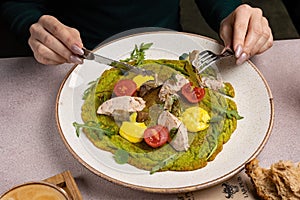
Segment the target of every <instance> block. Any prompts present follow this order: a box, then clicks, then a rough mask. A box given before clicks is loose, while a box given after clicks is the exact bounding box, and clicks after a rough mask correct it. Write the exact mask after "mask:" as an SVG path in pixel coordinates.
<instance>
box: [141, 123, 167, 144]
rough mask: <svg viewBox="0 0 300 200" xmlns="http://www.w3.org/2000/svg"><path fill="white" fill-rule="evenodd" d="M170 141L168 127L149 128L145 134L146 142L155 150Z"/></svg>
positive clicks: (156, 126)
mask: <svg viewBox="0 0 300 200" xmlns="http://www.w3.org/2000/svg"><path fill="white" fill-rule="evenodd" d="M169 139H170V134H169V131H168V129H167V127H165V126H162V125H155V126H151V127H148V128H147V129H146V130H145V132H144V140H145V142H146V143H147V144H148V145H149V146H151V147H153V148H157V147H160V146H162V145H164V144H165V143H166V142H167V141H168V140H169Z"/></svg>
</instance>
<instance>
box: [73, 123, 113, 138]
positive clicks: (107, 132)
mask: <svg viewBox="0 0 300 200" xmlns="http://www.w3.org/2000/svg"><path fill="white" fill-rule="evenodd" d="M101 125H102V124H101V123H96V122H93V121H89V122H86V123H84V124H79V123H77V122H73V126H74V127H75V129H76V135H77V137H79V135H80V129H81V128H88V129H92V130H95V131H97V133H98V134H100V135H106V136H108V137H111V136H112V135H114V133H113V132H112V131H111V130H110V129H103V128H101Z"/></svg>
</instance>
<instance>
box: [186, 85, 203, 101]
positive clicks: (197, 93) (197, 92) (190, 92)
mask: <svg viewBox="0 0 300 200" xmlns="http://www.w3.org/2000/svg"><path fill="white" fill-rule="evenodd" d="M181 93H182V95H183V96H184V97H185V98H186V99H187V100H188V101H189V102H191V103H198V102H199V101H201V100H202V99H203V97H204V95H205V89H204V88H202V87H193V84H192V83H191V82H190V83H187V84H185V85H184V86H183V87H182V88H181Z"/></svg>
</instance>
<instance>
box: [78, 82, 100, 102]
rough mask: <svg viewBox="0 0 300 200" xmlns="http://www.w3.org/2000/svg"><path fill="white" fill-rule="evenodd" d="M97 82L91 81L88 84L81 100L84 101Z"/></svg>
mask: <svg viewBox="0 0 300 200" xmlns="http://www.w3.org/2000/svg"><path fill="white" fill-rule="evenodd" d="M98 80H99V78H98V79H97V80H95V81H91V82H89V83H88V85H89V87H88V88H87V89H86V90H85V91H84V92H83V96H82V100H86V98H87V97H88V95H89V94H90V92H91V91H92V90H93V88H94V87H95V86H96V83H98Z"/></svg>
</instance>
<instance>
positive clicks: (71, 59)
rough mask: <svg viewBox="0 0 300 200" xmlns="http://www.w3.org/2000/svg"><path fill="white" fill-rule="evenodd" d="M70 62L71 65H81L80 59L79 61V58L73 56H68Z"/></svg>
mask: <svg viewBox="0 0 300 200" xmlns="http://www.w3.org/2000/svg"><path fill="white" fill-rule="evenodd" d="M70 61H71V62H72V63H75V64H82V63H83V61H82V59H80V58H79V57H77V56H74V55H71V56H70Z"/></svg>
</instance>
